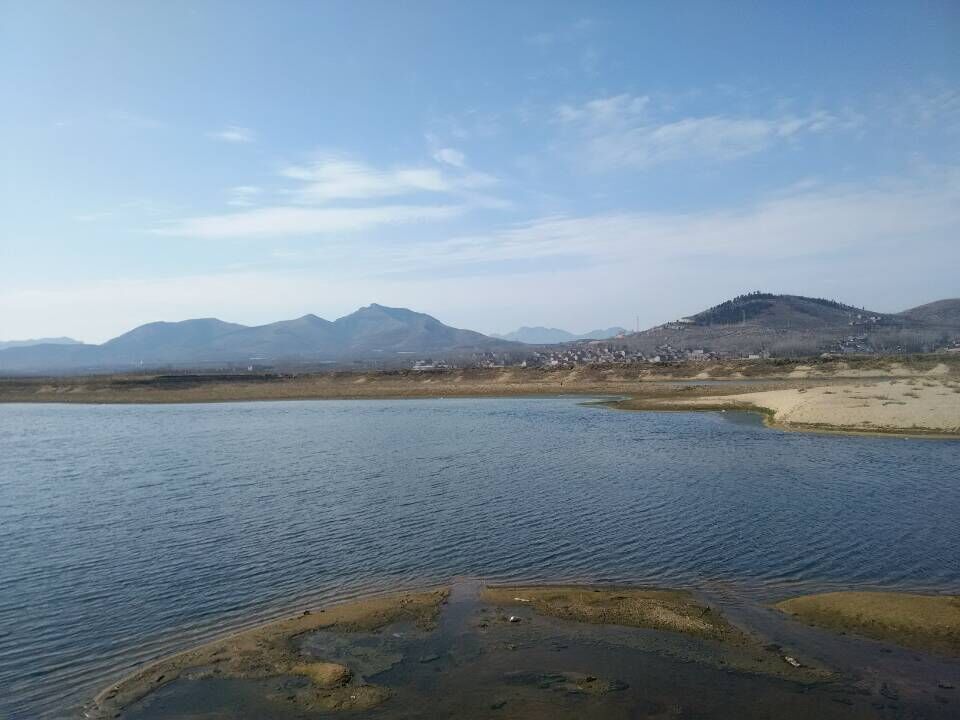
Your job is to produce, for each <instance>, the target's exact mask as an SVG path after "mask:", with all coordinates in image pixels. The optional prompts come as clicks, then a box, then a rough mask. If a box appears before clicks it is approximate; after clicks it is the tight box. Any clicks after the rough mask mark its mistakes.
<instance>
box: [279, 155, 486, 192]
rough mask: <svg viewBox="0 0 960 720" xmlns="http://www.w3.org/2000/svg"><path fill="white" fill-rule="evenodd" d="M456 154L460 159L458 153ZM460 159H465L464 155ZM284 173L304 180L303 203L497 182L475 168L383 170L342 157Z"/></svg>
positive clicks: (456, 189)
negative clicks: (446, 170) (454, 171)
mask: <svg viewBox="0 0 960 720" xmlns="http://www.w3.org/2000/svg"><path fill="white" fill-rule="evenodd" d="M454 152H455V151H454ZM452 157H453V158H454V159H457V157H456V156H452ZM459 159H460V160H461V161H462V155H461V156H459ZM448 164H449V163H448ZM461 169H462V168H461ZM281 174H282V175H283V176H284V177H286V178H290V179H293V180H299V181H302V182H303V183H304V185H303V186H302V187H300V188H298V189H297V190H296V191H294V192H293V196H294V198H295V199H296V200H297V201H298V202H302V203H326V202H329V201H331V200H361V199H374V198H384V197H397V196H403V195H413V194H419V193H434V194H447V195H450V194H456V193H459V192H463V191H469V190H477V189H481V188H486V187H490V186H491V185H495V184H496V182H497V181H496V178H494V177H492V176H491V175H487V174H485V173H479V172H473V171H467V172H458V173H456V174H453V173H448V172H445V171H443V170H441V169H440V168H436V167H430V166H410V167H396V168H386V169H382V168H375V167H373V166H371V165H368V164H366V163H362V162H358V161H355V160H347V159H342V158H322V159H320V160H316V161H314V162H312V163H309V164H307V165H294V166H290V167H287V168H285V169H284V170H283V171H282V173H281Z"/></svg>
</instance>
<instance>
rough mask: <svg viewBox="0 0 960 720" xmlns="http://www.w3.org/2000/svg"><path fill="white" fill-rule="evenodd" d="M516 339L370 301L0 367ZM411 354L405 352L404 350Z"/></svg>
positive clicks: (34, 368) (339, 358)
mask: <svg viewBox="0 0 960 720" xmlns="http://www.w3.org/2000/svg"><path fill="white" fill-rule="evenodd" d="M516 347H519V346H517V345H516V344H514V343H510V342H507V341H504V340H497V339H495V338H489V337H487V336H486V335H482V334H481V333H478V332H473V331H472V330H461V329H458V328H453V327H450V326H449V325H444V324H443V323H442V322H440V321H439V320H437V319H436V318H434V317H431V316H430V315H425V314H423V313H418V312H413V311H412V310H407V309H404V308H391V307H385V306H383V305H377V304H373V305H368V306H367V307H363V308H360V309H359V310H357V311H356V312H354V313H351V314H350V315H346V316H344V317H342V318H339V319H338V320H334V321H332V322H331V321H330V320H324V319H323V318H320V317H317V316H316V315H304V316H303V317H299V318H296V319H294V320H283V321H280V322H275V323H269V324H267V325H258V326H255V327H248V326H246V325H239V324H237V323H229V322H224V321H223V320H218V319H216V318H199V319H195V320H183V321H181V322H153V323H148V324H147V325H141V326H140V327H137V328H134V329H133V330H131V331H129V332H127V333H124V334H123V335H120V336H118V337H115V338H113V339H112V340H108V341H107V342H105V343H103V344H102V345H87V344H74V345H59V344H41V345H31V346H26V347H14V348H9V349H5V350H0V372H4V371H9V372H64V371H67V372H77V371H83V370H103V369H116V370H122V369H131V368H139V367H145V368H146V367H162V366H178V367H190V366H194V367H199V366H202V365H207V364H211V363H214V364H217V363H219V364H227V365H246V364H248V363H250V364H275V363H279V362H284V363H299V364H304V363H307V364H310V363H335V362H347V361H351V360H365V359H366V360H370V359H376V360H383V361H384V362H385V363H390V362H391V361H396V360H397V359H400V358H405V357H406V358H408V356H410V355H413V356H424V355H428V356H429V355H437V356H449V355H458V354H471V353H474V352H498V351H499V352H503V351H509V350H511V349H513V348H516ZM408 359H409V358H408Z"/></svg>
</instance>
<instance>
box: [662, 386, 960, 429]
mask: <svg viewBox="0 0 960 720" xmlns="http://www.w3.org/2000/svg"><path fill="white" fill-rule="evenodd" d="M674 405H675V406H678V407H691V408H695V407H709V408H717V407H720V408H749V409H757V410H760V411H763V412H765V413H767V414H768V417H769V419H770V421H771V423H772V424H774V425H777V426H781V427H784V428H789V429H798V430H818V429H826V430H845V431H855V432H875V433H902V434H917V435H949V436H960V382H958V381H955V380H946V379H939V378H937V379H933V378H924V379H922V380H920V379H912V378H911V379H904V380H888V381H884V382H866V383H852V384H830V385H826V386H819V387H809V388H788V389H781V390H768V391H761V392H750V393H741V394H733V395H727V396H723V397H717V396H713V397H698V398H692V399H680V400H677V401H676V403H674Z"/></svg>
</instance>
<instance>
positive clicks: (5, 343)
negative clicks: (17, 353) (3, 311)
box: [0, 337, 80, 350]
mask: <svg viewBox="0 0 960 720" xmlns="http://www.w3.org/2000/svg"><path fill="white" fill-rule="evenodd" d="M79 344H80V341H79V340H74V339H73V338H68V337H56V338H36V339H33V340H0V350H6V349H7V348H12V347H29V346H30V345H79Z"/></svg>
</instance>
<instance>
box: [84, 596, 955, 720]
mask: <svg viewBox="0 0 960 720" xmlns="http://www.w3.org/2000/svg"><path fill="white" fill-rule="evenodd" d="M907 602H908V603H911V602H913V600H912V599H909V598H908V599H907ZM767 612H768V613H769V611H767ZM773 615H774V616H775V617H774V620H775V619H776V618H780V621H779V622H780V624H781V625H783V626H787V625H789V626H797V627H799V628H801V629H803V626H801V625H799V624H797V623H794V622H793V621H792V620H790V619H789V618H788V617H787V616H786V615H780V614H779V613H774V614H773ZM770 630H771V628H770V627H767V629H766V632H769V631H770ZM774 630H775V628H774ZM789 636H790V638H791V639H790V640H786V641H785V642H788V643H789V645H790V647H784V646H782V645H781V644H779V643H775V642H770V641H769V639H768V638H769V636H768V635H765V634H761V633H759V632H758V631H756V630H755V629H753V628H752V627H750V626H743V625H742V621H738V622H737V623H736V624H734V623H732V622H730V621H729V620H728V619H726V617H725V614H724V611H723V609H722V608H720V607H715V606H712V604H710V603H707V602H705V601H702V600H699V599H697V598H696V597H695V596H694V595H693V594H692V593H691V592H688V591H686V590H674V589H657V588H631V587H610V586H583V585H554V586H538V585H516V586H491V587H483V586H482V585H481V584H479V583H478V582H474V581H458V582H455V583H453V585H452V586H451V587H450V588H449V589H446V588H444V589H431V590H426V591H423V592H410V593H402V594H396V595H392V596H384V597H378V598H371V599H364V600H359V601H354V602H350V603H346V604H343V605H334V606H331V607H327V608H324V609H317V610H312V611H310V612H309V613H306V612H305V613H303V614H300V615H297V616H295V617H292V618H286V619H282V620H279V621H276V622H274V623H270V624H268V625H264V626H261V627H258V628H254V629H253V630H249V631H245V632H242V633H239V634H237V635H234V636H231V637H229V638H225V639H223V640H220V641H216V642H213V643H210V644H208V645H204V646H203V647H200V648H197V649H195V650H190V651H187V652H184V653H181V654H179V655H176V656H173V657H171V658H168V659H165V660H161V661H159V662H156V663H154V664H152V665H150V666H148V667H146V668H144V669H143V670H141V671H139V672H137V673H135V674H133V675H131V676H130V677H128V678H127V679H125V680H122V681H121V682H119V683H116V684H114V685H112V686H111V687H110V688H108V689H106V690H105V691H104V692H102V693H101V694H100V695H99V696H98V698H97V700H96V703H95V704H94V706H93V707H92V710H91V713H90V715H91V716H92V717H111V718H121V719H122V720H167V719H169V718H174V717H175V718H178V720H186V719H191V720H199V719H200V718H211V717H231V718H235V719H237V720H246V719H250V720H252V719H253V718H260V717H271V718H275V719H278V720H293V718H297V719H303V718H318V719H319V718H321V717H330V716H331V715H333V714H340V713H341V712H342V713H344V714H345V716H349V717H374V716H375V717H378V718H398V719H399V718H430V717H463V718H490V717H511V718H550V719H551V720H556V719H558V718H571V719H572V718H581V717H596V718H629V717H636V716H637V714H638V713H639V714H642V715H644V716H647V717H664V718H667V717H686V716H692V717H713V718H729V719H730V720H733V718H737V720H740V719H741V718H766V717H770V716H771V715H772V714H776V716H777V717H783V718H788V719H797V720H799V718H809V717H820V718H838V719H839V718H850V717H853V718H879V717H887V716H888V715H886V714H885V713H886V712H887V710H888V709H889V710H890V711H895V712H907V713H908V714H909V713H911V712H914V711H916V712H919V713H921V715H920V716H923V717H931V718H941V717H942V718H947V717H950V712H951V710H952V709H953V708H952V707H951V705H952V702H953V698H952V697H950V696H949V695H947V694H946V693H947V692H948V690H947V689H944V688H951V687H953V685H954V684H955V682H956V679H955V678H954V675H955V674H956V668H955V667H948V666H944V665H942V664H941V665H937V664H936V662H937V661H936V660H935V659H931V660H927V659H926V658H917V657H912V656H911V657H910V658H908V659H907V660H908V661H907V662H905V663H903V665H896V664H893V665H890V663H889V660H887V665H886V667H885V668H884V670H883V672H884V677H883V681H882V682H881V683H877V682H876V679H875V678H870V679H867V680H865V679H864V678H863V677H862V676H860V674H859V673H858V672H857V667H852V666H838V667H827V666H824V665H821V664H820V661H819V660H813V656H814V655H820V654H825V655H826V656H828V657H835V658H842V659H844V662H847V663H849V659H850V658H851V657H853V658H854V660H855V661H856V662H857V663H860V662H864V663H870V662H873V660H871V658H870V656H864V655H862V654H860V653H862V649H858V648H857V647H856V645H855V642H856V641H854V640H852V639H849V638H846V637H842V636H837V637H836V640H835V641H834V643H835V645H836V648H840V649H841V652H839V653H838V652H836V648H832V649H831V648H830V647H826V648H825V647H824V646H823V645H822V644H820V645H818V646H817V648H816V652H815V653H808V652H807V651H806V650H805V648H804V646H803V642H802V638H800V639H798V637H797V636H796V634H795V633H794V634H789ZM851 643H853V644H854V645H853V650H854V652H853V654H852V655H851V654H850V648H849V647H848V646H849V645H850V644H851ZM844 648H846V649H844ZM867 652H868V653H877V652H879V651H878V650H876V649H875V648H868V649H867ZM883 657H885V658H891V657H895V656H891V655H887V656H883ZM930 663H932V664H930ZM898 668H902V670H903V673H904V675H903V677H899V676H898V675H897V673H898V672H899V670H898ZM945 672H946V674H944V673H945ZM951 673H953V674H951ZM935 678H937V679H935ZM938 682H939V685H937V683H938ZM918 683H919V685H918ZM897 688H899V690H897ZM932 693H937V694H936V697H935V698H934V697H932V696H931V694H932ZM891 697H895V699H894V700H893V701H891Z"/></svg>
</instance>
